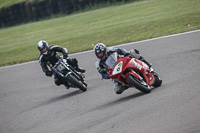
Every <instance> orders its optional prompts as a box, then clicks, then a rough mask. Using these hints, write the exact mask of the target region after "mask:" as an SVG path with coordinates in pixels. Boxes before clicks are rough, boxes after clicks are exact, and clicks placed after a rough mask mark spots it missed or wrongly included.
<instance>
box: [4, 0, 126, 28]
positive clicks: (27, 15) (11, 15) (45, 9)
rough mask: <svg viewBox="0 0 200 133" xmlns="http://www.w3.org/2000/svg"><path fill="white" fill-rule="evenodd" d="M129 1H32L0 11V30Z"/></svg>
mask: <svg viewBox="0 0 200 133" xmlns="http://www.w3.org/2000/svg"><path fill="white" fill-rule="evenodd" d="M123 1H124V2H126V1H130V0H34V1H24V2H20V3H17V4H13V5H11V6H8V7H3V8H1V9H0V28H1V27H8V26H12V25H16V24H20V23H26V22H29V21H37V20H39V19H42V18H46V17H48V16H51V15H55V14H70V13H72V12H75V11H79V10H82V9H84V8H85V7H87V6H93V5H98V4H100V3H106V2H109V3H113V2H123Z"/></svg>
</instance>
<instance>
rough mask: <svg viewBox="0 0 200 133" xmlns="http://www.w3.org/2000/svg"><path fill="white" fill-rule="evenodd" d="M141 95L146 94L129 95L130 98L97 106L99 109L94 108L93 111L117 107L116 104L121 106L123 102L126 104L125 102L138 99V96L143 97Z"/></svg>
mask: <svg viewBox="0 0 200 133" xmlns="http://www.w3.org/2000/svg"><path fill="white" fill-rule="evenodd" d="M143 95H146V94H145V93H143V92H139V93H136V94H133V95H130V96H127V97H123V98H120V99H117V100H115V101H112V102H109V103H106V104H104V105H102V106H99V107H97V108H95V109H98V110H102V109H104V108H107V107H111V106H115V105H117V104H121V103H123V102H126V101H128V100H132V99H135V98H137V97H140V96H143Z"/></svg>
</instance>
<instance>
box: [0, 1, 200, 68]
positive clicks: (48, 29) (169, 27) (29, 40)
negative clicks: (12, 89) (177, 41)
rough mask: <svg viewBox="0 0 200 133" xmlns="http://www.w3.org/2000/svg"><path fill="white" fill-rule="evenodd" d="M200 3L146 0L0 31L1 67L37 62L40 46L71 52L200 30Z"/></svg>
mask: <svg viewBox="0 0 200 133" xmlns="http://www.w3.org/2000/svg"><path fill="white" fill-rule="evenodd" d="M199 7H200V0H144V1H138V2H133V3H129V4H125V5H117V6H111V7H107V8H102V9H98V10H93V11H88V12H84V13H79V14H73V15H70V16H65V17H60V18H54V19H50V20H44V21H40V22H34V23H29V24H24V25H19V26H15V27H10V28H3V29H0V66H5V65H10V64H15V63H21V62H26V61H31V60H37V58H38V54H39V51H38V50H37V43H38V41H40V40H46V41H47V42H49V44H56V45H60V46H63V47H66V48H67V49H68V51H69V53H75V52H79V51H85V50H90V49H93V44H96V43H98V42H102V43H105V44H106V45H107V46H112V45H117V44H122V43H127V42H132V41H139V40H144V39H148V38H154V37H159V36H164V35H169V34H174V33H180V32H185V31H191V30H196V29H200V8H199Z"/></svg>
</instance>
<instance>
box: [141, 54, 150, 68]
mask: <svg viewBox="0 0 200 133" xmlns="http://www.w3.org/2000/svg"><path fill="white" fill-rule="evenodd" d="M139 60H141V61H143V62H144V63H146V64H147V66H149V68H151V67H152V64H151V63H149V62H148V61H146V60H145V59H144V57H142V56H141V57H140V59H139Z"/></svg>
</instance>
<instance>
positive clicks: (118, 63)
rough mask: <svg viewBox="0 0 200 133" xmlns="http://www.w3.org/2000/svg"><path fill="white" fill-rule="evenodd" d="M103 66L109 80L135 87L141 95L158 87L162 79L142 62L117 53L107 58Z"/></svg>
mask: <svg viewBox="0 0 200 133" xmlns="http://www.w3.org/2000/svg"><path fill="white" fill-rule="evenodd" d="M105 64H106V65H107V69H108V70H109V71H110V78H111V79H115V80H117V81H118V82H120V83H122V84H123V85H126V86H128V87H135V88H136V89H138V90H140V91H142V92H143V93H150V92H151V87H152V86H153V87H159V86H160V85H161V84H162V79H161V78H160V76H159V75H158V74H157V73H155V71H154V70H153V68H151V69H150V68H149V67H148V66H147V65H146V64H145V63H144V62H142V61H140V60H137V59H135V58H131V57H124V56H121V55H118V54H117V52H114V53H112V54H111V55H109V56H108V58H107V60H106V62H105Z"/></svg>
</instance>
